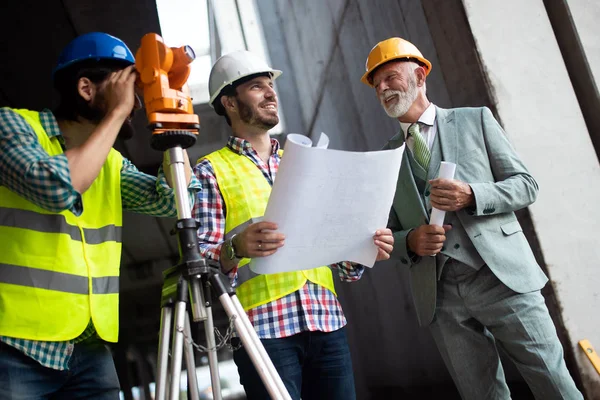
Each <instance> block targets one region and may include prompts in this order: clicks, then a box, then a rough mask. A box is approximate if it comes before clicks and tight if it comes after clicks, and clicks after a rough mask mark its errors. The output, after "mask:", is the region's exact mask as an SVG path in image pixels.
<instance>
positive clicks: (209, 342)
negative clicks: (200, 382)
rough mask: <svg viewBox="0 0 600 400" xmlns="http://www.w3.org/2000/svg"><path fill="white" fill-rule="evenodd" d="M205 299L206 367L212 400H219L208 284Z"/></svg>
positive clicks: (219, 391)
mask: <svg viewBox="0 0 600 400" xmlns="http://www.w3.org/2000/svg"><path fill="white" fill-rule="evenodd" d="M202 297H203V298H204V299H206V302H205V304H206V307H205V309H206V319H205V320H204V333H205V335H206V347H208V365H209V368H210V380H211V384H212V392H213V399H214V400H221V379H220V376H219V360H218V357H217V349H216V347H217V343H216V342H215V326H214V324H213V315H212V306H211V302H210V289H209V286H208V284H206V285H204V293H203V296H202Z"/></svg>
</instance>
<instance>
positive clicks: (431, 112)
mask: <svg viewBox="0 0 600 400" xmlns="http://www.w3.org/2000/svg"><path fill="white" fill-rule="evenodd" d="M435 116H436V111H435V105H433V103H429V106H428V107H427V108H426V109H425V111H423V114H421V116H420V117H419V119H418V120H417V122H419V123H421V124H423V125H427V126H433V124H434V123H435ZM411 125H412V124H411V123H410V122H400V127H401V128H402V132H404V138H405V139H406V138H407V135H408V127H409V126H411Z"/></svg>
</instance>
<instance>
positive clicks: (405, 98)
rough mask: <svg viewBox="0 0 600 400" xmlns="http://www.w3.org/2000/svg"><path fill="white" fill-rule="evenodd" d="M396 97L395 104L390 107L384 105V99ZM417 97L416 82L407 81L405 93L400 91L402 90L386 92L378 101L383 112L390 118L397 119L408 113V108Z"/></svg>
mask: <svg viewBox="0 0 600 400" xmlns="http://www.w3.org/2000/svg"><path fill="white" fill-rule="evenodd" d="M394 95H396V96H398V98H397V100H396V102H395V103H392V104H390V105H386V104H385V99H389V98H390V97H392V96H394ZM418 95H419V89H418V88H417V82H416V81H414V82H413V81H412V80H411V81H409V83H408V90H407V91H402V90H392V89H389V90H386V91H385V92H384V93H383V94H382V95H381V96H380V99H379V101H380V102H381V105H382V106H383V109H384V110H385V112H386V114H387V115H388V116H390V117H392V118H399V117H401V116H403V115H404V114H406V113H407V112H408V110H410V107H411V106H412V105H413V103H414V102H415V100H416V99H417V96H418Z"/></svg>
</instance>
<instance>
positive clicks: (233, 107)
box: [221, 96, 237, 112]
mask: <svg viewBox="0 0 600 400" xmlns="http://www.w3.org/2000/svg"><path fill="white" fill-rule="evenodd" d="M221 105H222V106H223V108H225V110H226V111H227V110H228V111H229V112H236V111H237V102H236V101H235V97H233V96H221Z"/></svg>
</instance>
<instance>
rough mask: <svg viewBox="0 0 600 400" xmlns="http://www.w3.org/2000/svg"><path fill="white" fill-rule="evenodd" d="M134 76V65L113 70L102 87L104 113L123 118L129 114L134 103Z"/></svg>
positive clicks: (135, 73) (135, 75)
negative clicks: (104, 105) (104, 100)
mask: <svg viewBox="0 0 600 400" xmlns="http://www.w3.org/2000/svg"><path fill="white" fill-rule="evenodd" d="M136 77H137V72H136V70H135V65H131V66H129V67H127V68H125V69H122V70H120V71H116V72H113V73H112V74H110V76H109V77H108V78H107V79H106V81H105V82H104V88H103V89H104V96H105V98H106V115H109V114H113V113H114V114H115V115H116V116H118V117H120V118H123V120H124V119H125V118H127V117H129V116H130V115H131V113H132V111H133V108H134V107H135V105H136V97H135V88H134V85H135V78H136Z"/></svg>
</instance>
